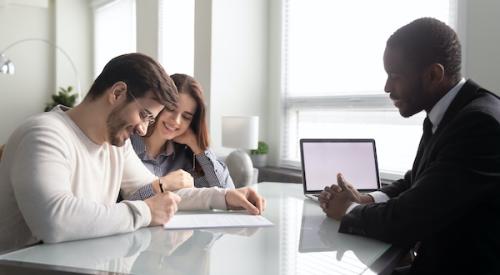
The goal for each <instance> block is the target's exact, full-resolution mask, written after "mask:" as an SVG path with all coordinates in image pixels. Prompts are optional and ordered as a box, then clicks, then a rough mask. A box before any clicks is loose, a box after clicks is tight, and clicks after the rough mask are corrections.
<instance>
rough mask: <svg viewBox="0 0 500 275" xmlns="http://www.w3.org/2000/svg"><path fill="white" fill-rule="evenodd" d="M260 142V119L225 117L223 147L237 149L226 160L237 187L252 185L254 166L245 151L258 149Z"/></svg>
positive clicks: (223, 118) (223, 119) (252, 117)
mask: <svg viewBox="0 0 500 275" xmlns="http://www.w3.org/2000/svg"><path fill="white" fill-rule="evenodd" d="M258 141H259V117H257V116H223V117H222V146H224V147H229V148H237V150H235V151H233V152H231V153H230V154H229V155H228V156H227V158H226V165H227V168H228V170H229V174H230V175H231V177H232V178H233V181H234V183H235V186H236V187H242V186H247V185H249V184H251V183H252V178H253V164H252V160H251V159H250V156H249V155H248V153H247V152H246V151H245V149H246V150H251V149H257V146H258Z"/></svg>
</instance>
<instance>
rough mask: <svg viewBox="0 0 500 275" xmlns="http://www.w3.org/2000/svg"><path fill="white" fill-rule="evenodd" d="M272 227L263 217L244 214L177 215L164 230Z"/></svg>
mask: <svg viewBox="0 0 500 275" xmlns="http://www.w3.org/2000/svg"><path fill="white" fill-rule="evenodd" d="M261 226H273V223H272V222H270V221H269V220H268V219H266V218H264V217H263V216H257V215H250V214H246V213H234V212H229V213H203V214H200V213H177V214H175V215H174V217H173V218H172V219H171V220H170V221H169V222H168V223H166V224H164V225H163V228H165V229H197V228H220V227H261Z"/></svg>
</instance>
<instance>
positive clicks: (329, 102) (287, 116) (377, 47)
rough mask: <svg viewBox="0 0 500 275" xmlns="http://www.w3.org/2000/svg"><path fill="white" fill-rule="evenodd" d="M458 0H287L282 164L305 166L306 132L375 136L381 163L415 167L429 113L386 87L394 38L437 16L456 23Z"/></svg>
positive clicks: (390, 167) (399, 169) (389, 168)
mask: <svg viewBox="0 0 500 275" xmlns="http://www.w3.org/2000/svg"><path fill="white" fill-rule="evenodd" d="M456 10H457V8H456V3H455V1H452V0H450V1H433V0H412V1H399V0H386V1H360V0H355V1H331V0H284V5H283V15H284V16H283V30H284V35H283V61H282V62H283V63H282V68H283V70H282V83H283V92H284V97H283V98H284V106H285V112H284V120H283V121H284V126H283V127H284V128H283V129H284V131H283V136H282V149H281V164H282V165H283V166H298V165H299V161H300V152H299V150H300V149H299V139H300V138H375V140H376V145H377V153H378V160H379V167H380V169H381V171H384V172H388V173H393V174H402V173H403V172H404V171H406V170H407V169H409V168H411V166H412V163H413V158H414V156H415V153H416V150H417V147H418V142H419V140H420V136H421V133H422V128H421V127H422V126H421V125H422V121H423V118H424V117H425V114H423V113H421V114H418V115H416V116H413V117H411V118H408V119H405V118H402V117H401V116H400V115H399V112H398V111H397V109H396V108H395V107H394V106H393V104H392V102H391V101H390V99H389V98H388V95H387V94H385V93H384V90H383V89H384V85H385V80H386V73H385V71H384V68H383V61H382V58H383V51H384V49H385V43H386V40H387V38H389V36H390V35H391V34H392V33H393V32H394V31H395V30H396V29H398V28H399V27H401V26H403V25H405V24H407V23H409V22H411V21H412V20H414V19H416V18H419V17H423V16H430V17H435V18H438V19H440V20H442V21H443V22H446V23H447V24H449V25H450V26H452V27H454V26H456V23H455V17H456V16H455V15H456Z"/></svg>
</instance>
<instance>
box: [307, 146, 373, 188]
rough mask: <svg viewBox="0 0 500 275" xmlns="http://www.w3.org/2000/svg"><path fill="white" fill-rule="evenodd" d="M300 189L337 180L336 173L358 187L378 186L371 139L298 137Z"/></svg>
mask: <svg viewBox="0 0 500 275" xmlns="http://www.w3.org/2000/svg"><path fill="white" fill-rule="evenodd" d="M300 152H301V160H302V173H303V181H304V193H317V192H319V191H322V190H323V189H324V188H325V186H330V185H332V184H337V173H342V174H343V175H344V178H345V179H346V180H347V181H348V182H349V183H351V184H352V185H353V186H354V187H355V188H356V189H358V190H360V191H373V190H377V189H378V188H379V187H380V181H379V174H378V166H377V154H376V150H375V140H373V139H301V140H300Z"/></svg>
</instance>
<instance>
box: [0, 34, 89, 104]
mask: <svg viewBox="0 0 500 275" xmlns="http://www.w3.org/2000/svg"><path fill="white" fill-rule="evenodd" d="M32 41H33V42H42V43H45V44H48V45H50V46H52V47H54V48H55V49H57V50H59V51H60V52H61V53H62V54H63V55H64V56H65V57H66V58H67V59H68V61H69V63H70V64H71V67H72V68H73V72H74V73H75V78H76V93H77V102H80V94H81V90H80V78H79V77H78V70H77V69H76V66H75V63H74V62H73V60H72V59H71V57H69V55H68V53H67V52H66V51H65V50H63V49H62V48H61V47H59V46H57V45H56V44H54V43H52V42H50V41H49V40H46V39H43V38H26V39H21V40H18V41H15V42H13V43H11V44H10V45H8V46H7V47H5V48H4V49H3V50H2V51H0V73H2V74H14V73H15V66H14V63H13V62H12V61H11V60H10V59H9V58H8V57H7V56H6V55H5V52H6V51H7V50H8V49H10V48H12V47H14V46H16V45H19V44H21V43H25V42H32Z"/></svg>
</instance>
